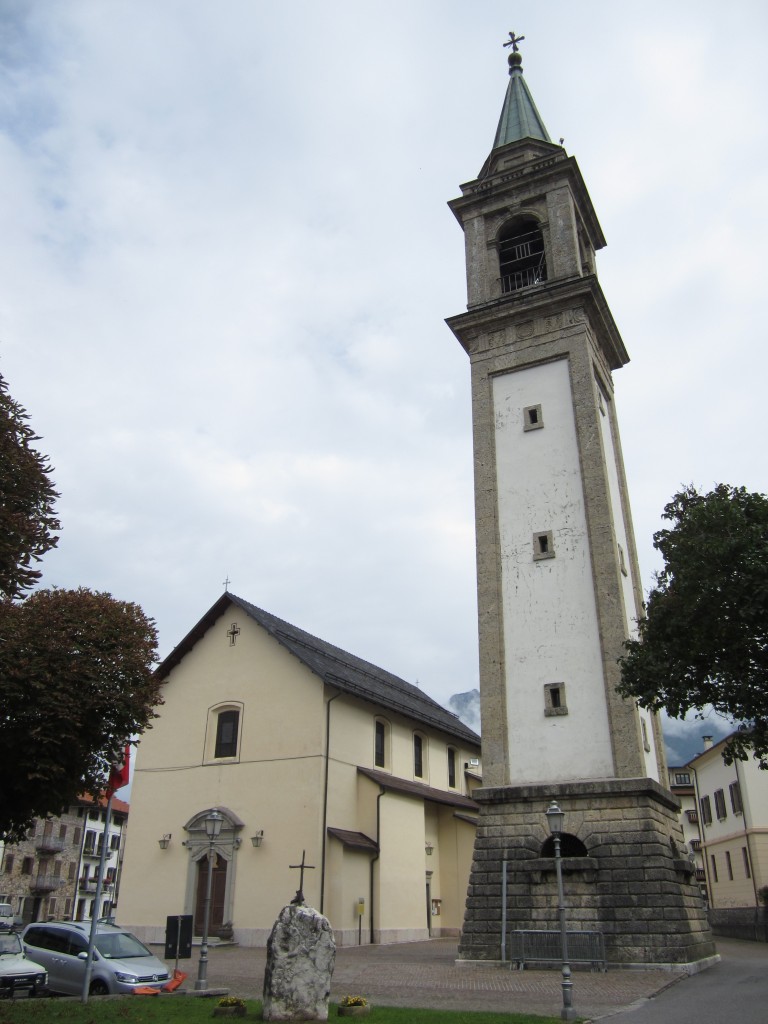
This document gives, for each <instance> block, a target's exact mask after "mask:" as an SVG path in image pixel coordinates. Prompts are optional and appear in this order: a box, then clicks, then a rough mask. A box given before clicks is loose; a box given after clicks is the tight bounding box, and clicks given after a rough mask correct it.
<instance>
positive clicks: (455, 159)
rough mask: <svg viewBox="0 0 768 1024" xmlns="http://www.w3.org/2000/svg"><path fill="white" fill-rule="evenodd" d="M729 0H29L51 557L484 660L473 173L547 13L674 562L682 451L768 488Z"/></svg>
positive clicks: (31, 338)
mask: <svg viewBox="0 0 768 1024" xmlns="http://www.w3.org/2000/svg"><path fill="white" fill-rule="evenodd" d="M728 15H729V17H728V19H727V20H725V19H724V16H723V7H722V4H720V3H714V2H709V0H695V2H693V0H678V2H676V3H674V4H672V3H669V2H668V0H667V2H664V3H660V2H653V0H652V2H646V3H643V4H642V5H641V4H629V3H627V4H616V3H610V2H608V0H604V2H599V3H598V2H583V3H580V4H574V3H572V2H560V0H549V2H548V3H547V4H542V3H541V2H538V3H537V2H519V3H515V4H510V3H508V2H506V3H502V2H497V0H473V2H470V0H461V2H460V0H387V2H386V3H384V2H379V0H326V2H324V3H322V4H320V3H316V2H311V0H294V2H291V0H281V2H279V3H277V2H267V0H221V2H219V3H216V4H211V3H208V2H203V0H3V2H2V3H1V4H0V34H1V36H2V42H1V43H0V47H1V48H2V54H1V56H2V72H1V73H2V82H1V83H0V194H1V195H2V201H1V202H0V217H1V218H2V224H1V225H0V371H1V372H2V373H3V374H4V376H5V377H6V379H7V380H8V382H9V385H10V388H11V392H12V394H13V395H14V397H15V398H17V399H18V400H19V401H21V402H22V404H24V405H25V406H26V408H27V409H28V411H29V412H30V414H31V416H32V422H33V425H34V426H35V428H36V429H37V431H38V433H40V434H41V435H42V436H43V441H42V442H41V444H40V447H41V448H42V450H44V451H45V452H47V453H48V454H49V455H50V458H51V460H52V462H53V464H54V466H55V480H56V484H57V486H58V488H59V490H60V491H61V495H62V496H61V500H60V506H59V508H60V514H61V519H62V522H63V533H62V539H61V543H60V547H59V549H58V550H57V551H55V552H53V553H51V554H50V555H48V557H47V558H46V560H45V563H44V572H45V575H44V583H45V584H46V585H54V584H56V585H60V586H77V585H84V586H89V587H93V588H96V589H99V590H107V591H109V592H111V593H113V594H114V595H115V596H116V597H119V598H121V599H126V600H133V601H137V602H138V603H140V604H141V605H142V607H143V608H144V609H145V611H146V612H147V613H148V614H150V615H152V616H153V617H154V618H155V619H156V621H157V624H158V628H159V631H160V646H161V653H162V654H167V653H168V652H169V651H170V650H171V648H172V647H173V646H174V645H175V644H176V643H178V641H179V640H180V639H181V638H182V637H183V636H184V635H185V633H186V632H188V630H189V629H190V628H191V627H192V626H193V625H194V623H195V622H196V621H197V620H198V618H200V616H201V615H202V614H203V613H204V612H205V611H206V610H207V608H208V607H209V606H210V605H211V604H212V603H213V602H214V601H215V600H216V599H217V598H218V596H219V595H220V594H221V592H222V590H223V589H224V586H223V581H224V580H225V579H226V578H229V579H230V580H231V584H230V589H232V590H233V591H234V592H235V593H237V594H239V595H241V596H242V597H245V598H246V599H248V600H250V601H252V602H254V603H256V604H258V605H261V606H262V607H265V608H267V609H269V610H270V611H272V612H274V613H275V614H277V615H280V616H282V617H284V618H286V619H288V620H290V621H291V622H294V623H296V624H297V625H299V626H302V627H303V628H305V629H308V630H310V631H311V632H314V633H316V634H317V635H319V636H322V637H323V638H325V639H327V640H330V641H332V642H334V643H337V644H339V645H340V646H342V647H345V648H346V649H348V650H351V651H353V652H354V653H356V654H358V655H360V656H362V657H365V658H368V659H369V660H371V661H373V662H375V663H377V664H380V665H382V666H384V667H386V668H388V669H389V670H391V671H393V672H396V673H398V674H400V675H402V676H403V677H404V678H406V679H408V680H410V681H412V682H419V684H420V685H421V686H422V687H423V688H424V689H425V690H426V691H427V692H429V693H430V694H431V695H432V696H434V697H436V698H437V699H439V700H443V701H444V700H446V699H447V698H448V696H449V695H450V694H452V693H455V692H457V691H463V690H468V689H471V688H473V687H475V686H477V683H478V674H477V634H476V630H477V627H476V603H475V567H474V527H473V494H472V450H471V421H470V402H469V398H470V396H469V367H468V361H467V358H466V356H465V354H464V352H463V351H462V350H461V348H460V346H459V345H458V343H457V342H456V341H455V339H454V338H453V336H452V335H451V333H450V331H449V330H448V328H447V327H446V326H445V324H444V322H443V320H444V318H445V317H447V316H451V315H453V314H456V313H459V312H461V311H462V310H463V309H464V308H465V301H466V293H465V284H464V263H463V240H462V237H461V231H460V228H459V227H458V225H457V224H456V222H455V220H454V218H453V216H452V215H451V213H450V212H449V210H448V209H447V207H446V205H445V204H446V201H447V200H448V199H450V198H453V197H455V196H456V195H458V194H459V188H458V186H459V184H460V183H461V182H465V181H468V180H470V179H472V178H474V177H475V176H476V174H477V172H478V171H479V169H480V166H481V165H482V163H483V160H484V159H485V157H486V155H487V153H488V151H489V149H490V146H491V143H492V141H493V136H494V132H495V128H496V121H497V119H498V115H499V111H500V109H501V104H502V100H503V96H504V91H505V89H506V84H507V67H506V55H507V51H506V50H504V49H503V48H502V43H503V42H504V40H505V39H506V38H507V33H508V32H509V31H510V30H512V29H514V30H515V31H516V32H517V33H522V34H524V35H525V36H526V39H525V42H524V43H523V44H522V53H523V58H524V62H523V63H524V68H525V74H526V80H527V82H528V84H529V86H530V88H531V90H532V92H533V95H534V98H535V100H536V103H537V105H538V108H539V110H540V112H541V114H542V116H543V118H544V121H545V123H546V124H547V127H548V128H549V132H550V135H551V136H552V137H553V138H554V139H558V138H560V137H561V136H562V137H564V139H565V147H566V149H567V150H568V152H569V153H572V154H573V155H575V156H576V158H577V160H578V161H579V165H580V167H581V170H582V173H583V175H584V177H585V180H586V182H587V185H588V188H589V190H590V194H591V196H592V199H593V202H594V204H595V207H596V209H597V213H598V216H599V217H600V221H601V224H602V227H603V230H604V232H605V235H606V238H607V240H608V247H607V249H605V250H604V251H603V252H601V253H600V255H599V263H598V269H599V274H600V279H601V282H602V285H603V289H604V291H605V294H606V296H607V298H608V301H609V303H610V305H611V308H612V311H613V314H614V317H615V319H616V322H617V324H618V326H619V329H620V331H621V332H622V335H623V338H624V341H625V344H626V346H627V348H628V350H629V353H630V356H631V358H632V362H631V363H630V364H629V365H628V366H627V367H625V368H624V369H622V370H621V371H620V372H618V373H617V374H616V381H615V383H616V390H617V407H618V411H619V417H620V422H621V430H622V441H623V446H624V455H625V460H626V465H627V473H628V477H629V484H630V493H631V496H632V499H633V511H634V519H635V529H636V534H637V542H638V548H639V555H640V561H641V565H642V569H643V573H644V578H645V584H646V587H648V586H650V584H651V582H652V576H653V572H654V570H655V569H657V568H658V562H657V560H656V558H657V556H656V554H655V552H654V550H653V547H652V535H653V532H654V530H656V529H658V528H659V526H660V519H659V516H660V512H661V510H662V508H663V506H664V504H665V503H666V502H667V501H668V500H669V498H670V496H671V495H672V494H673V493H674V492H675V490H677V489H678V488H679V486H680V485H681V484H687V483H695V484H697V485H699V486H701V487H710V486H711V485H712V484H714V483H715V482H718V481H725V482H728V483H733V484H743V485H745V486H747V487H748V488H750V489H753V490H758V491H763V492H766V491H768V468H767V467H766V459H765V455H764V445H765V438H766V437H767V436H768V401H767V400H766V394H765V390H766V389H765V381H766V363H767V362H768V354H767V346H766V340H765V329H764V326H763V319H764V317H763V305H764V303H763V299H762V298H761V296H763V295H764V294H765V292H766V287H765V281H764V277H765V271H766V267H765V264H766V260H765V246H764V240H765V237H766V235H767V234H768V224H767V223H766V220H767V219H768V214H767V213H766V211H767V210H768V203H766V201H765V166H766V156H767V155H768V154H767V153H766V149H767V148H768V147H767V146H766V117H765V100H766V96H768V81H767V79H768V73H767V72H766V67H767V66H768V62H766V60H765V53H764V49H765V39H766V35H767V34H768V7H766V6H765V4H764V2H763V0H754V2H750V0H740V2H739V3H737V4H735V5H732V7H731V8H729V10H728ZM708 724H709V723H708ZM693 728H694V730H695V733H696V735H697V736H698V735H699V734H700V733H701V732H702V731H715V732H716V733H718V734H719V733H720V732H722V729H719V730H718V729H717V727H715V728H714V729H711V728H710V729H702V728H701V727H700V726H699V725H696V726H694V727H693Z"/></svg>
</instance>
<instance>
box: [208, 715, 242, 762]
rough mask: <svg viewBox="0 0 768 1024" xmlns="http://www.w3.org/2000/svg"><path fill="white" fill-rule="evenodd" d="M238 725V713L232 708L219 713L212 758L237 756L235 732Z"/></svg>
mask: <svg viewBox="0 0 768 1024" xmlns="http://www.w3.org/2000/svg"><path fill="white" fill-rule="evenodd" d="M239 724H240V712H239V711H238V710H237V709H235V708H232V709H230V710H227V711H220V712H219V716H218V718H217V720H216V750H215V753H214V755H213V756H214V757H236V756H237V732H238V726H239Z"/></svg>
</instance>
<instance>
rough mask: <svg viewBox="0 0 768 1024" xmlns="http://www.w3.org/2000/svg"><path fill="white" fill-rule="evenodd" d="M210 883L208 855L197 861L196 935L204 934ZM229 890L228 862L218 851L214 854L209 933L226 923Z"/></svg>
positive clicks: (216, 930) (214, 932)
mask: <svg viewBox="0 0 768 1024" xmlns="http://www.w3.org/2000/svg"><path fill="white" fill-rule="evenodd" d="M207 885H208V856H207V854H206V856H204V857H201V858H200V860H199V861H198V862H197V885H196V889H195V935H202V934H203V919H204V917H205V893H206V888H207ZM226 891H227V862H226V860H224V858H223V857H220V856H219V855H218V853H215V852H214V854H213V877H212V879H211V915H210V920H209V922H208V934H209V935H216V934H217V933H218V931H219V929H220V928H221V926H222V925H223V924H224V897H225V894H226Z"/></svg>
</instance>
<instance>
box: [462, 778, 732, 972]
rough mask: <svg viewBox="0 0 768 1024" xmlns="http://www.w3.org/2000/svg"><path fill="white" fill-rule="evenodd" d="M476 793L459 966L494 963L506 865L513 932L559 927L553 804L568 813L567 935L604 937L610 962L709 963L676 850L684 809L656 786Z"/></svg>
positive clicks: (694, 889) (704, 929) (608, 783)
mask: <svg viewBox="0 0 768 1024" xmlns="http://www.w3.org/2000/svg"><path fill="white" fill-rule="evenodd" d="M472 796H473V798H474V799H475V800H476V801H477V802H478V803H479V804H480V823H479V826H478V829H477V838H476V840H475V853H474V861H473V865H472V874H471V877H470V883H469V890H468V895H467V909H466V914H465V918H464V929H463V932H462V935H461V941H460V943H459V958H460V959H462V960H500V959H501V927H502V907H501V898H502V871H503V862H504V861H505V860H506V862H507V864H506V874H507V907H506V921H507V931H508V933H509V932H510V931H512V930H514V929H557V928H558V927H559V922H558V911H557V883H556V875H555V861H554V857H553V856H551V855H550V856H547V854H548V853H550V849H551V845H552V844H551V840H550V841H549V843H547V840H548V838H549V833H548V828H547V822H546V818H545V811H546V809H547V807H548V805H549V803H550V801H551V800H557V802H558V804H559V805H560V807H561V808H562V810H563V811H564V812H565V815H566V817H565V825H564V829H565V831H564V832H563V837H562V838H563V860H562V867H563V882H564V887H565V905H566V907H567V926H568V929H569V930H574V931H576V930H579V931H580V930H584V931H600V932H602V933H603V935H604V938H605V951H606V959H607V960H608V963H609V964H612V965H615V966H629V965H632V964H637V965H643V966H651V965H663V966H677V967H680V968H685V966H686V965H688V967H689V969H691V968H693V969H700V968H701V967H703V966H707V964H706V961H707V960H708V959H709V958H711V957H714V956H715V946H714V942H713V940H712V934H711V932H710V929H709V925H708V923H707V917H706V913H705V909H704V902H703V899H702V897H701V894H700V892H699V889H698V886H697V885H696V884H695V880H694V878H693V869H692V866H691V864H690V861H689V860H688V857H687V855H686V854H687V851H686V850H685V848H683V847H682V831H681V828H680V824H679V821H678V818H677V814H678V810H679V807H678V804H677V801H676V800H675V798H674V797H673V796H672V794H671V793H669V792H668V791H667V790H665V789H664V788H663V787H662V786H660V785H659V784H658V783H657V782H655V781H653V780H652V779H607V780H600V781H587V782H569V783H561V784H557V785H546V786H544V785H531V786H503V787H499V788H493V789H491V788H486V789H479V790H475V792H474V793H473V794H472ZM545 843H547V845H545ZM573 854H576V855H575V856H574V855H573ZM507 948H509V947H507Z"/></svg>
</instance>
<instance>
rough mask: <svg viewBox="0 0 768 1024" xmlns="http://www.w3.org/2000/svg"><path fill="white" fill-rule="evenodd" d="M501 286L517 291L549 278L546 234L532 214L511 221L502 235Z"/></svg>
mask: <svg viewBox="0 0 768 1024" xmlns="http://www.w3.org/2000/svg"><path fill="white" fill-rule="evenodd" d="M499 272H500V275H501V290H502V292H504V293H505V294H506V293H507V292H515V291H518V289H520V288H528V287H530V286H531V285H534V284H541V282H542V281H546V280H547V261H546V258H545V256H544V236H543V235H542V233H541V228H540V227H539V226H538V224H537V223H536V221H535V220H533V218H530V217H529V218H525V219H523V220H518V221H515V222H514V223H513V224H510V225H509V226H507V227H506V228H504V230H503V231H502V233H501V236H500V237H499Z"/></svg>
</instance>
